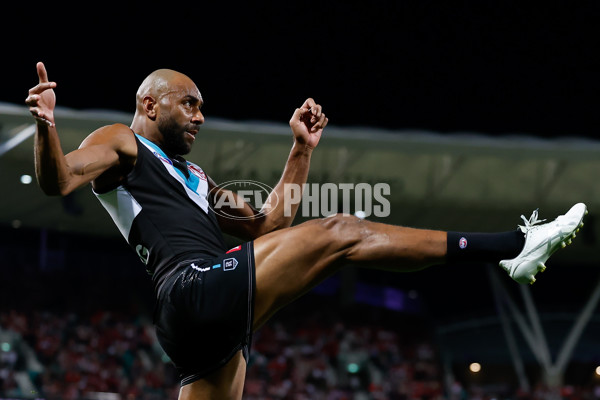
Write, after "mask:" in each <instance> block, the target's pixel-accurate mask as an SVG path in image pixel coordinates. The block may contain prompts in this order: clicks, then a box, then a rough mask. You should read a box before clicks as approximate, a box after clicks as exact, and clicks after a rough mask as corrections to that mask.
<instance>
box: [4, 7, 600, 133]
mask: <svg viewBox="0 0 600 400" xmlns="http://www.w3.org/2000/svg"><path fill="white" fill-rule="evenodd" d="M214 3H215V2H201V1H195V2H185V3H181V2H162V3H159V4H156V3H149V2H121V3H117V2H100V3H93V4H92V3H90V4H89V5H84V4H83V3H81V4H75V3H74V4H73V5H71V6H69V7H68V8H67V7H62V8H60V6H56V5H54V4H52V5H51V4H44V5H42V6H38V5H37V4H35V3H27V4H23V5H18V6H16V7H17V8H14V9H11V10H5V11H6V14H5V18H6V20H9V21H10V22H11V24H10V27H8V26H6V25H5V26H4V27H3V28H2V29H3V30H6V32H5V34H4V35H3V38H4V39H3V40H4V43H3V46H4V50H3V54H4V57H3V58H4V60H3V62H2V66H1V68H2V70H3V72H4V73H3V77H4V82H3V87H2V89H1V91H0V101H6V102H14V103H20V104H22V102H23V99H24V98H25V97H26V94H27V89H28V88H29V87H31V86H32V85H34V84H35V83H36V81H37V77H36V75H35V62H36V61H38V60H42V61H44V62H45V63H46V66H47V69H48V72H49V76H50V79H52V80H55V81H57V82H58V85H59V86H58V88H57V96H58V104H59V105H61V106H66V107H72V108H76V109H89V108H104V109H115V110H123V111H126V112H133V109H134V95H135V91H136V90H137V87H138V86H139V84H140V83H141V81H142V80H143V79H144V78H145V77H146V76H147V75H148V74H149V73H150V72H151V71H153V70H154V69H157V68H173V69H177V70H179V71H181V72H184V73H186V74H187V75H189V76H190V77H192V78H193V79H194V80H195V81H196V83H197V84H198V87H199V88H200V90H201V92H202V94H203V96H204V99H205V107H204V112H205V114H206V116H207V118H210V117H211V116H214V117H223V118H229V119H234V120H245V119H252V120H273V121H279V122H286V121H287V120H288V119H289V117H290V116H291V113H292V110H293V109H294V108H295V107H297V106H299V105H300V104H301V103H302V101H303V100H304V99H305V98H306V97H308V96H312V97H314V98H315V99H316V100H317V101H318V102H320V103H321V104H323V105H324V107H325V111H326V114H327V115H328V116H329V118H330V123H331V124H332V125H337V126H355V125H366V126H376V127H382V128H388V129H393V130H400V129H412V128H415V129H426V130H434V131H439V132H454V131H473V132H481V133H486V134H494V135H498V134H505V133H524V134H530V135H536V136H541V137H548V138H550V137H557V136H586V137H596V126H597V117H596V115H597V112H596V108H597V105H598V100H597V93H598V89H599V88H600V82H599V80H598V70H599V68H598V67H599V66H600V63H599V62H598V59H597V56H596V53H597V51H598V47H599V46H598V44H599V42H600V39H599V38H600V35H599V33H600V30H599V28H598V20H599V17H600V6H599V3H597V2H593V1H587V2H586V1H584V2H568V1H546V2H543V3H542V2H522V1H502V2H496V1H472V2H468V1H457V2H442V1H427V0H421V1H411V2H407V1H398V0H378V1H371V2H357V1H341V0H334V1H326V2H325V1H323V2H319V1H303V2H289V1H266V2H251V3H250V2H239V3H238V2H225V1H221V2H218V4H214ZM57 7H59V8H57Z"/></svg>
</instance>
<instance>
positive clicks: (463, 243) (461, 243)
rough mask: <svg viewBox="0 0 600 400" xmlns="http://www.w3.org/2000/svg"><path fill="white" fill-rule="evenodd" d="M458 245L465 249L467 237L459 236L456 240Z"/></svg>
mask: <svg viewBox="0 0 600 400" xmlns="http://www.w3.org/2000/svg"><path fill="white" fill-rule="evenodd" d="M458 247H460V248H461V249H466V248H467V239H466V238H464V237H461V238H460V240H459V241H458Z"/></svg>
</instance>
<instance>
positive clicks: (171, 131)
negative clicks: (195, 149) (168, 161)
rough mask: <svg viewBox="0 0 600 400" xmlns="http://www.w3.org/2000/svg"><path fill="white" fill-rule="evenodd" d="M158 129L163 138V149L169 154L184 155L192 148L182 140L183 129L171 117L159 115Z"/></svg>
mask: <svg viewBox="0 0 600 400" xmlns="http://www.w3.org/2000/svg"><path fill="white" fill-rule="evenodd" d="M158 130H159V131H160V132H161V133H162V135H163V138H164V147H165V148H164V150H165V151H166V152H168V153H170V154H171V155H184V154H188V153H189V152H190V151H191V150H192V148H191V146H190V145H189V144H188V143H186V142H185V140H184V136H185V131H184V130H183V128H182V127H180V126H179V125H178V124H177V123H176V122H175V121H174V120H173V119H172V118H169V117H168V116H165V117H163V116H162V115H161V116H159V117H158Z"/></svg>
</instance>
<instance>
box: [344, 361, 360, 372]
mask: <svg viewBox="0 0 600 400" xmlns="http://www.w3.org/2000/svg"><path fill="white" fill-rule="evenodd" d="M346 368H347V369H348V372H350V373H351V374H355V373H357V372H358V370H359V367H358V364H356V363H350V364H348V366H347V367H346Z"/></svg>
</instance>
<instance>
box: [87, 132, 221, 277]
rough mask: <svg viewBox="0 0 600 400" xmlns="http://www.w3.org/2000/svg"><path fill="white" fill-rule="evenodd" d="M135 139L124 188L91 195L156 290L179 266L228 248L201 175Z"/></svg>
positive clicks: (152, 144)
mask: <svg viewBox="0 0 600 400" xmlns="http://www.w3.org/2000/svg"><path fill="white" fill-rule="evenodd" d="M135 137H136V143H137V148H138V154H137V161H136V163H135V167H134V168H133V170H132V171H131V172H130V173H129V174H128V175H127V177H126V179H125V181H124V183H123V184H122V185H121V186H119V187H117V188H116V189H114V190H112V191H110V192H107V193H95V192H94V194H95V195H96V196H97V197H98V199H99V200H100V203H102V205H103V206H104V208H106V210H107V211H108V213H109V214H110V216H111V217H112V219H113V221H114V222H115V224H116V225H117V227H118V228H119V231H121V234H122V235H123V237H125V239H126V240H127V242H128V243H129V245H130V246H131V247H132V248H133V249H134V251H135V252H136V253H137V254H138V255H139V257H140V259H141V260H142V262H144V263H145V264H146V268H147V270H148V272H149V273H150V274H152V275H153V280H154V283H155V285H157V286H158V285H160V283H161V282H162V280H163V279H164V277H165V276H166V275H167V273H168V272H169V269H170V268H171V267H172V266H174V265H175V264H176V263H177V262H179V261H182V260H184V259H187V258H189V257H191V256H193V257H198V258H206V259H210V258H213V257H215V256H217V255H218V254H221V253H223V252H224V251H225V250H226V244H225V240H224V239H223V234H222V233H221V230H220V228H219V224H218V222H217V219H216V216H215V214H214V212H213V210H212V209H211V207H210V203H209V202H210V199H209V196H208V190H209V189H208V181H207V178H206V175H205V174H204V171H202V169H201V168H200V167H198V166H197V165H195V164H193V163H191V162H189V161H186V160H184V159H183V158H181V157H177V158H175V159H173V158H169V157H168V156H167V155H166V154H165V152H164V151H163V150H162V149H161V148H160V147H158V146H157V145H156V144H154V143H152V142H151V141H149V140H148V139H146V138H144V137H142V136H139V135H137V134H135Z"/></svg>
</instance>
